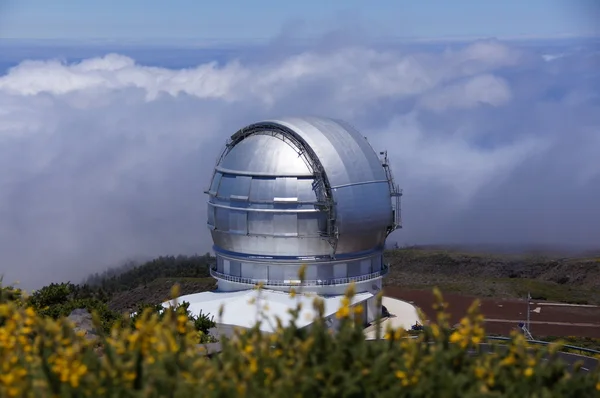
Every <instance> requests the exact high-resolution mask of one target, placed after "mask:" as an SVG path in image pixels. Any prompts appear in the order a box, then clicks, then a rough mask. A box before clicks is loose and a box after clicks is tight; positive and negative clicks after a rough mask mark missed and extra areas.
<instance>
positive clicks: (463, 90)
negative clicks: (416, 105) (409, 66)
mask: <svg viewBox="0 0 600 398" xmlns="http://www.w3.org/2000/svg"><path fill="white" fill-rule="evenodd" d="M510 98H511V91H510V87H509V86H508V84H507V83H506V82H505V81H504V80H503V79H500V78H497V77H495V76H493V75H489V74H486V75H477V76H475V77H472V78H470V79H468V80H467V81H462V82H459V83H454V84H451V85H448V86H446V87H442V88H440V89H439V90H436V91H433V92H431V93H428V94H425V95H423V97H421V100H420V104H421V105H422V106H423V107H424V108H426V109H431V110H434V111H445V110H448V109H452V108H458V109H460V108H474V107H476V106H478V105H481V104H486V105H491V106H501V105H504V104H506V103H507V102H508V101H510Z"/></svg>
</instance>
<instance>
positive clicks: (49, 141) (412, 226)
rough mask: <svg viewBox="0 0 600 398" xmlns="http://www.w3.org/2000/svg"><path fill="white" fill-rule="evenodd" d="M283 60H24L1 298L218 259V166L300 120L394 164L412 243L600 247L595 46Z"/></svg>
mask: <svg viewBox="0 0 600 398" xmlns="http://www.w3.org/2000/svg"><path fill="white" fill-rule="evenodd" d="M544 46H546V47H544ZM279 50H280V49H279V48H278V49H277V51H278V53H277V54H275V53H269V51H270V50H269V49H268V48H267V49H263V50H262V52H258V50H257V52H256V53H255V55H254V56H251V57H246V58H244V57H239V58H236V57H233V58H231V59H229V60H228V61H227V62H217V61H216V60H215V61H213V62H201V63H196V64H190V65H186V66H185V67H178V68H166V67H161V66H156V65H155V64H154V65H153V63H152V62H149V61H147V62H144V63H139V62H137V61H136V59H134V58H133V57H132V56H128V55H125V54H123V53H119V51H111V52H108V51H107V52H106V53H104V54H102V55H100V56H95V57H91V58H86V59H83V60H81V61H77V62H69V61H64V60H59V59H54V58H53V57H52V56H46V57H45V58H42V59H40V58H39V57H37V59H34V58H35V57H28V58H31V59H22V60H20V61H19V62H18V64H17V65H15V66H13V67H11V68H10V69H8V70H7V71H6V73H5V74H3V75H0V256H1V257H0V258H1V264H2V266H1V267H0V273H3V274H4V279H5V283H6V282H12V281H15V280H20V282H21V285H22V286H23V287H25V288H28V289H29V288H35V287H39V286H41V285H45V284H47V283H49V282H52V281H64V280H69V279H70V280H72V281H74V282H78V281H79V280H80V279H81V278H83V277H85V276H86V275H87V274H89V273H90V272H92V271H96V270H102V269H103V268H104V267H106V266H108V265H115V264H118V263H119V262H121V261H124V260H125V259H128V258H133V257H136V256H146V257H152V256H158V255H161V254H179V253H183V254H193V253H204V252H206V251H209V250H210V247H211V241H210V235H209V234H208V230H207V228H206V226H205V222H206V215H205V213H206V206H205V196H204V194H203V191H204V190H205V189H206V188H207V187H208V184H209V180H210V177H211V173H212V168H213V166H214V163H215V160H216V156H217V154H218V151H219V150H220V149H221V148H222V146H223V144H224V141H225V140H226V138H227V137H228V136H229V135H231V134H232V133H233V132H235V131H236V130H237V129H238V128H240V127H243V126H244V125H246V124H248V123H251V122H254V121H258V120H261V119H263V118H272V117H277V116H287V115H306V114H309V115H323V116H330V117H335V118H341V119H345V120H347V121H349V122H350V123H351V124H353V125H354V126H355V127H357V128H358V129H359V130H360V131H362V132H363V133H364V135H366V136H367V137H368V139H369V141H370V142H371V144H372V145H373V147H374V148H375V149H376V150H380V149H381V150H383V149H387V150H388V152H389V156H390V158H391V162H392V165H393V171H394V173H395V177H396V180H397V182H398V183H399V184H400V185H401V187H402V188H403V189H404V193H405V195H404V197H403V218H404V229H403V230H401V231H399V232H396V233H394V235H393V236H392V237H391V239H392V240H393V241H398V242H399V243H400V244H426V243H446V244H457V243H462V244H481V243H484V244H500V245H517V244H518V245H562V246H577V247H580V248H591V247H595V248H597V247H598V246H600V47H599V46H598V42H585V43H579V44H578V43H577V42H574V43H569V44H564V45H562V46H558V47H557V46H556V45H553V46H552V48H551V47H550V46H549V45H548V43H546V44H539V45H534V44H531V43H508V42H501V41H497V40H481V41H476V42H472V43H467V44H464V43H442V44H437V45H435V46H426V45H423V46H415V45H411V46H402V45H386V46H370V45H367V44H364V43H359V44H354V45H353V44H349V43H345V44H343V45H341V44H340V45H335V46H330V47H326V48H323V47H320V48H314V49H311V48H310V46H308V47H304V48H302V49H300V50H297V51H288V52H283V53H282V52H280V51H279ZM44 51H45V53H44V54H52V51H51V49H47V48H46V49H45V50H44ZM164 51H166V50H164ZM198 51H201V50H198ZM273 51H275V50H273ZM257 54H259V55H260V56H257ZM157 56H158V55H157Z"/></svg>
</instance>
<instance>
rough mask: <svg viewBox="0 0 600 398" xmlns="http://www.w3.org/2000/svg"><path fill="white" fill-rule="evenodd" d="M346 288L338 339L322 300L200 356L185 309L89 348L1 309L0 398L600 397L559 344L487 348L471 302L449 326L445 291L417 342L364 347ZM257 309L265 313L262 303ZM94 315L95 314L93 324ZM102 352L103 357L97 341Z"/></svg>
mask: <svg viewBox="0 0 600 398" xmlns="http://www.w3.org/2000/svg"><path fill="white" fill-rule="evenodd" d="M352 294H353V292H352V291H351V290H349V292H348V294H347V296H346V297H345V298H344V299H343V303H342V307H341V308H340V310H339V311H338V313H337V314H336V316H337V317H338V318H339V320H340V325H341V326H340V328H339V330H338V331H337V332H336V333H333V332H331V331H330V330H329V329H328V328H327V326H326V323H325V319H324V317H323V308H324V306H323V302H322V300H320V299H318V298H315V301H314V309H315V319H314V323H313V325H312V327H311V328H310V329H306V328H303V329H300V328H298V327H297V326H296V323H295V319H297V316H298V314H299V310H300V305H298V307H297V308H294V309H291V313H292V317H293V319H294V321H292V323H291V324H290V325H289V326H287V327H282V326H281V324H280V323H279V325H278V327H277V328H276V331H275V332H274V333H273V334H270V335H267V334H264V333H262V332H260V330H259V325H256V326H255V327H254V328H252V329H250V330H238V331H237V332H236V334H235V336H234V337H232V338H231V339H223V341H221V345H222V351H221V352H220V354H218V355H216V356H214V357H208V356H206V355H202V346H198V342H199V341H200V340H199V336H198V333H197V330H196V326H195V325H194V322H193V321H192V320H191V319H190V318H189V317H188V316H187V315H186V314H185V313H184V312H185V310H186V309H187V308H185V307H180V308H179V309H175V310H174V309H167V310H165V311H164V313H163V314H162V315H160V314H158V313H157V312H155V311H153V310H152V309H146V310H145V311H144V312H143V313H142V314H140V315H137V316H136V319H135V322H134V323H135V325H134V327H133V328H131V327H122V325H121V326H120V325H119V324H118V323H116V324H115V325H114V326H113V327H112V328H111V331H110V333H106V334H103V335H102V336H101V337H100V339H99V341H97V342H93V341H88V340H87V339H85V338H84V337H83V336H81V335H79V334H77V333H75V332H74V331H73V328H72V325H70V324H69V323H68V322H67V321H66V320H65V319H64V318H58V319H57V320H54V319H52V318H48V317H41V316H39V315H38V314H37V313H36V312H35V310H33V308H32V307H24V306H20V305H17V304H15V303H13V302H7V303H4V304H0V367H2V369H1V372H0V396H3V397H4V396H10V397H21V396H22V397H36V398H38V397H40V398H42V397H50V396H60V397H81V396H110V397H165V396H167V397H244V396H247V397H311V398H312V397H394V398H396V397H484V396H490V397H492V396H494V397H498V396H504V397H525V396H538V397H593V396H597V395H598V394H600V373H599V372H600V370H598V369H596V370H595V371H593V372H591V373H586V372H582V371H579V370H577V369H576V370H575V371H573V372H570V371H569V370H568V369H567V367H566V366H565V364H564V363H562V362H561V361H560V360H559V359H558V358H557V351H558V350H559V349H560V344H553V345H552V346H550V347H547V348H536V347H529V346H528V345H527V342H526V341H525V339H524V338H523V336H522V335H518V334H514V335H513V336H512V340H511V341H510V342H509V343H508V344H507V345H505V346H504V347H505V349H504V350H500V349H499V350H497V351H495V352H494V353H492V354H486V353H483V352H482V351H481V348H480V346H479V343H480V342H481V341H482V339H483V338H484V330H483V327H482V325H483V323H482V321H483V319H482V317H481V315H480V314H479V313H478V312H477V305H476V304H475V305H474V306H473V307H472V308H471V310H470V311H469V313H468V314H467V316H466V317H465V318H464V319H463V320H462V321H461V323H460V326H458V327H457V328H455V329H451V328H450V327H449V325H448V316H447V314H446V313H445V307H446V305H445V303H444V302H443V300H442V299H441V296H440V295H439V294H438V302H437V303H436V309H437V311H438V316H437V319H436V320H435V321H434V322H432V323H431V324H428V325H426V326H425V327H424V329H423V332H422V333H420V334H419V335H418V336H416V337H415V338H407V333H406V332H405V331H403V330H392V329H388V330H386V331H385V333H384V338H385V339H384V340H381V341H376V342H372V341H371V342H369V341H366V340H365V337H364V334H363V330H362V324H361V323H362V316H361V314H360V312H361V307H355V308H353V307H351V306H350V305H349V304H350V302H351V296H352ZM258 310H260V308H258ZM96 319H98V318H97V317H96ZM98 344H99V345H100V347H101V349H100V351H98V349H97V348H96V347H97V345H98Z"/></svg>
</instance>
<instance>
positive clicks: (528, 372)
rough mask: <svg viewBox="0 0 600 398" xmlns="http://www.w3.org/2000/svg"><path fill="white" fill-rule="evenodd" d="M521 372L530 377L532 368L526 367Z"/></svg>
mask: <svg viewBox="0 0 600 398" xmlns="http://www.w3.org/2000/svg"><path fill="white" fill-rule="evenodd" d="M523 374H524V375H525V377H531V376H533V368H527V369H525V372H523Z"/></svg>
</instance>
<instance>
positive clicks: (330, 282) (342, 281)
mask: <svg viewBox="0 0 600 398" xmlns="http://www.w3.org/2000/svg"><path fill="white" fill-rule="evenodd" d="M389 270H390V267H389V266H388V265H387V264H383V266H382V268H381V270H380V271H377V272H373V273H370V274H366V275H360V276H352V277H346V278H336V279H325V280H323V279H314V280H304V281H301V280H299V279H298V280H272V279H254V278H243V277H239V276H233V275H227V274H223V273H222V272H219V271H217V270H216V269H215V268H214V267H211V268H210V275H211V276H212V277H213V278H217V279H222V280H225V281H228V282H234V283H241V284H245V285H257V284H259V283H262V284H263V285H264V286H290V287H296V286H297V287H302V286H335V285H348V284H350V283H353V282H354V283H357V282H364V281H368V280H373V279H378V278H381V277H383V276H385V275H386V274H387V273H388V272H389Z"/></svg>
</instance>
